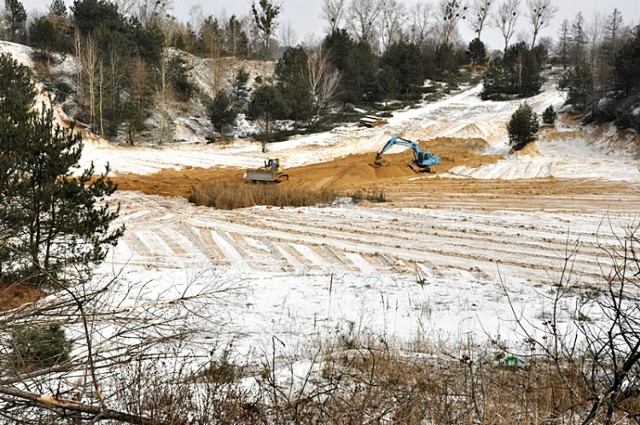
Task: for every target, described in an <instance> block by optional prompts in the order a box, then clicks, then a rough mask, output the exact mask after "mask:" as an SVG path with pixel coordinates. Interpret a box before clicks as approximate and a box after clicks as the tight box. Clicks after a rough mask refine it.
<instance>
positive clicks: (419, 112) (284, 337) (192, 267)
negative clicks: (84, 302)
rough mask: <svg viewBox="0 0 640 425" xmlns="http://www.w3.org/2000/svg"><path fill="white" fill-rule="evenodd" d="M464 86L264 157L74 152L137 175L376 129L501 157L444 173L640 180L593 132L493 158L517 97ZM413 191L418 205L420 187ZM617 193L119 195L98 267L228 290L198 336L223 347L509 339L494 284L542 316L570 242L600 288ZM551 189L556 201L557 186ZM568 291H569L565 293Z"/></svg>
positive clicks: (187, 150)
mask: <svg viewBox="0 0 640 425" xmlns="http://www.w3.org/2000/svg"><path fill="white" fill-rule="evenodd" d="M479 90H480V89H479V87H474V88H471V89H469V90H467V91H463V92H461V93H459V94H456V95H453V96H451V97H449V98H447V99H444V100H442V101H440V102H437V103H434V104H429V105H426V106H424V107H422V108H416V109H411V110H408V111H405V112H402V113H398V114H396V115H395V116H394V117H393V118H392V119H390V120H389V124H388V125H385V126H383V127H378V128H375V129H363V128H358V127H355V126H353V127H341V128H338V129H335V130H334V131H332V132H329V133H322V134H316V135H312V136H306V137H300V138H297V139H295V140H291V141H287V142H283V143H278V144H277V145H274V146H273V147H270V150H271V152H269V153H267V154H262V153H261V152H260V147H259V145H258V144H256V143H252V142H248V141H238V142H234V143H233V144H228V145H226V144H225V145H216V144H211V145H205V144H188V145H165V146H161V147H158V148H125V147H114V146H111V145H108V144H105V143H99V142H91V141H90V142H88V143H87V145H86V147H85V152H84V157H83V161H85V163H88V162H89V161H94V162H96V163H97V164H100V163H104V162H109V163H110V164H111V167H112V168H113V169H114V170H115V171H116V172H136V173H151V172H154V171H156V170H160V169H163V168H180V167H209V166H214V165H224V166H234V167H250V166H255V165H256V164H259V163H260V162H261V160H262V158H265V157H266V156H272V155H273V153H275V152H277V155H278V156H279V157H280V158H281V159H282V160H283V161H284V162H285V163H287V164H288V165H289V166H295V165H305V164H311V163H315V162H322V161H328V160H331V159H333V158H337V157H342V156H345V155H348V154H350V153H361V152H366V151H370V152H374V151H376V150H378V149H379V148H380V146H381V145H382V144H384V142H385V141H386V140H387V139H388V138H389V136H390V135H402V136H405V137H407V138H413V139H428V138H432V137H439V136H449V137H462V138H464V137H474V138H477V137H481V138H484V139H485V140H487V142H488V143H489V147H488V148H487V153H492V154H495V153H502V154H504V155H505V158H504V159H503V160H501V161H498V162H497V163H494V164H491V165H486V166H483V167H480V168H477V169H465V168H460V169H456V170H452V171H451V175H452V176H456V177H463V178H467V179H469V178H471V179H489V178H500V179H527V178H532V177H549V176H553V177H558V178H568V179H585V178H586V179H600V180H603V181H620V182H622V183H623V184H628V185H630V186H634V185H637V184H638V183H640V173H639V172H638V169H637V165H638V162H637V160H636V159H635V157H634V156H633V155H632V154H630V153H625V152H623V153H611V152H609V151H608V149H607V146H608V145H607V143H605V141H604V140H595V139H594V137H595V136H594V137H590V138H585V139H584V140H576V139H574V138H571V137H569V138H562V140H553V139H552V140H549V141H541V142H539V143H538V144H537V145H538V146H537V149H538V151H539V153H536V154H532V155H521V154H520V155H515V154H508V147H507V140H506V139H507V135H506V131H505V130H504V124H505V122H506V121H507V119H508V118H509V116H510V115H511V114H512V113H513V111H514V110H515V109H516V108H517V107H518V105H519V103H520V102H483V101H481V100H480V99H479V97H478V96H477V95H478V93H479ZM529 103H530V104H531V105H532V106H533V107H534V108H535V110H536V111H538V112H541V111H542V110H543V109H544V108H545V107H546V106H548V105H549V104H553V105H554V106H556V107H559V106H560V105H561V103H562V95H561V94H560V93H558V92H557V91H555V90H554V89H553V88H552V87H547V88H546V91H545V92H543V93H542V94H540V95H538V96H536V97H535V98H532V99H529ZM569 130H571V129H567V131H569ZM573 130H575V129H573ZM573 130H571V131H573ZM571 134H573V133H571ZM576 134H577V133H576ZM417 196H422V197H423V198H424V204H428V200H429V194H428V193H423V194H421V195H420V194H419V195H417ZM616 196H618V195H612V197H611V198H610V199H609V198H607V197H606V196H605V198H606V199H605V201H604V202H608V201H610V202H611V203H616V205H617V208H615V213H612V212H610V211H608V210H606V209H602V210H596V211H594V209H593V205H591V203H590V201H589V199H588V198H584V199H583V198H579V199H573V200H572V201H571V202H572V206H573V210H572V212H558V211H557V209H556V210H555V211H554V210H545V209H544V208H542V209H540V208H538V207H536V206H531V205H530V204H528V203H527V202H526V199H522V201H521V202H519V201H518V200H517V199H516V200H515V201H514V200H510V202H509V203H506V204H505V205H504V207H503V208H501V209H499V210H496V209H495V208H491V209H486V208H485V206H484V205H482V203H478V204H476V205H469V204H464V206H460V205H461V204H456V203H455V202H451V203H449V204H447V203H444V204H442V203H440V204H438V206H437V207H431V208H392V207H388V206H382V207H361V206H356V205H351V204H349V203H342V204H340V205H335V206H331V207H313V208H283V209H280V208H268V207H254V208H248V209H242V210H235V211H218V210H213V209H209V208H204V207H196V206H194V205H191V204H188V203H187V202H186V201H185V200H183V199H179V198H163V197H154V196H145V195H142V194H139V193H127V192H121V193H119V194H118V195H117V199H118V200H119V201H120V202H121V203H122V216H121V219H120V220H121V221H122V222H124V223H126V225H127V232H126V234H125V236H124V237H123V239H122V240H121V242H120V244H119V245H118V247H117V248H116V249H115V250H114V251H113V252H112V254H111V256H110V259H109V261H108V262H107V263H105V264H104V265H103V267H102V269H101V272H102V273H104V274H109V273H112V272H113V271H114V270H122V271H123V273H122V276H123V277H124V278H125V279H127V280H129V281H131V282H132V284H136V282H149V281H153V282H154V285H155V286H156V287H157V288H158V290H159V291H160V292H162V291H167V293H169V292H170V289H171V288H174V287H175V286H176V285H178V286H180V287H181V286H182V285H185V284H186V283H187V282H188V281H190V279H191V278H192V277H193V276H208V278H207V279H205V281H204V282H203V281H202V279H196V280H195V281H194V282H193V286H194V290H195V289H197V288H201V287H206V286H207V285H213V286H216V285H223V286H225V287H226V288H228V289H229V292H228V294H226V295H225V296H224V297H222V299H220V300H218V302H217V303H216V304H213V305H211V307H210V309H209V310H208V311H210V314H211V317H210V319H211V320H214V319H217V320H218V321H220V320H222V322H224V325H222V326H216V328H215V337H211V338H215V339H216V341H219V342H222V343H230V342H233V344H234V349H235V350H237V352H239V353H242V354H244V355H247V356H249V358H254V359H255V358H257V357H259V356H260V355H262V354H263V353H264V352H266V351H268V350H267V348H268V347H269V346H270V345H271V344H272V341H273V337H276V338H278V339H279V340H280V341H282V342H283V343H284V344H286V346H287V347H289V348H291V349H295V348H296V347H299V346H301V345H304V344H308V343H309V341H316V340H317V339H318V338H324V337H331V336H335V335H336V334H340V333H344V332H347V331H346V330H345V329H353V330H354V332H362V333H366V332H371V333H373V334H375V335H380V336H384V337H385V338H388V339H393V338H400V339H405V340H406V339H423V338H438V339H439V340H452V341H459V340H461V339H468V338H474V339H478V340H483V339H487V338H491V339H496V338H506V339H511V340H512V341H517V340H518V337H517V336H516V332H515V325H514V323H513V312H512V310H511V308H510V307H509V303H508V302H507V296H506V294H505V292H504V287H505V286H506V287H507V288H508V291H509V294H510V296H511V301H512V303H513V306H514V308H515V310H516V311H518V312H522V313H523V314H524V315H525V316H526V317H528V318H529V319H531V320H532V322H533V323H541V322H542V321H544V320H546V319H547V318H548V317H549V314H550V308H551V302H552V301H551V296H552V295H551V293H552V292H553V291H552V288H553V287H554V285H555V284H557V283H558V282H560V274H561V270H562V267H563V265H564V260H563V259H564V258H565V257H566V255H567V254H566V253H567V249H568V247H569V248H570V247H573V246H574V245H575V246H576V247H577V248H576V253H575V256H574V257H573V258H572V262H573V267H574V270H575V274H574V275H573V276H572V279H574V280H575V281H576V282H577V285H578V287H580V288H594V287H597V286H598V285H600V284H601V282H602V277H601V273H602V269H601V267H605V268H606V267H607V262H606V260H605V259H604V258H603V255H602V254H603V251H602V247H605V248H611V247H614V246H616V244H617V240H616V238H615V235H616V234H617V235H622V234H623V233H624V229H626V228H628V227H630V226H633V225H634V224H636V221H637V209H636V207H637V203H629V206H628V208H627V207H625V206H624V205H623V206H620V205H618V204H620V203H622V204H624V202H622V201H621V200H620V198H616ZM629 196H633V195H629ZM474 199H476V198H474ZM554 199H555V200H554V201H553V202H555V203H556V204H557V203H562V202H563V198H562V195H558V196H556V197H555V198H554ZM599 205H600V204H599ZM602 205H604V204H602ZM420 282H422V283H420ZM578 297H579V291H578V290H576V292H575V298H573V299H572V300H573V301H575V300H576V299H578ZM573 307H574V305H573V304H572V303H571V302H568V303H567V304H566V305H563V306H562V309H563V310H562V314H563V317H564V318H565V319H566V320H570V319H571V317H572V314H573ZM203 320H204V319H203ZM206 346H207V345H206V341H205V344H204V345H203V347H206Z"/></svg>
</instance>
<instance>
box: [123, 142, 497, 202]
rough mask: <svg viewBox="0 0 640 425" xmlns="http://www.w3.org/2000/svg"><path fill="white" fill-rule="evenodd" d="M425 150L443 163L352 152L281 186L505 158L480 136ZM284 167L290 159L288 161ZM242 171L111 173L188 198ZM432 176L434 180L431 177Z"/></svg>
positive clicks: (378, 180)
mask: <svg viewBox="0 0 640 425" xmlns="http://www.w3.org/2000/svg"><path fill="white" fill-rule="evenodd" d="M421 144H422V148H423V150H427V149H428V150H429V151H430V152H432V153H434V154H437V155H439V156H440V157H441V158H442V163H441V164H439V165H437V166H434V167H432V173H423V172H421V173H416V171H414V170H413V169H412V168H411V167H410V165H411V161H412V159H413V153H412V152H411V150H409V149H407V150H406V151H404V152H402V153H399V154H385V155H384V157H383V158H384V160H386V161H388V162H389V164H388V165H385V166H381V167H379V166H375V164H374V162H373V161H374V157H375V154H372V153H367V154H359V155H349V156H346V157H343V158H338V159H335V160H333V161H330V162H325V163H320V164H313V165H308V166H303V167H295V168H288V169H287V172H288V173H289V181H288V182H284V183H281V184H282V185H283V186H294V187H305V188H311V189H320V188H332V189H334V190H339V191H343V190H345V191H346V190H357V189H366V188H369V187H374V186H378V185H380V184H384V183H392V182H401V181H409V180H411V179H415V178H416V177H426V176H434V175H438V174H440V173H444V172H446V171H448V170H449V169H451V168H453V167H457V166H467V167H471V168H474V167H478V166H480V165H483V164H489V163H493V162H496V161H498V160H499V159H501V156H500V155H483V154H482V153H483V151H484V149H485V148H486V147H487V143H486V142H485V141H484V140H482V139H459V138H437V139H432V140H429V142H428V145H427V143H426V142H421ZM284 166H285V167H286V164H284ZM243 173H244V170H240V169H236V168H223V167H213V168H207V169H204V168H185V169H182V170H162V171H160V172H158V173H155V174H150V175H136V174H122V175H117V176H115V177H113V180H114V182H116V183H117V184H118V188H119V189H120V190H139V191H142V192H144V193H146V194H149V195H163V196H181V197H188V196H189V194H190V191H191V188H192V187H193V186H196V185H198V184H199V183H202V182H240V181H242V175H243ZM430 180H432V179H430Z"/></svg>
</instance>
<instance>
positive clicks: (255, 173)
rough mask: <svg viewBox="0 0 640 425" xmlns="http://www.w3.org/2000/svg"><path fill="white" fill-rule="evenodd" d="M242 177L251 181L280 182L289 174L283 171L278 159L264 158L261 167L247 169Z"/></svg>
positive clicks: (287, 178)
mask: <svg viewBox="0 0 640 425" xmlns="http://www.w3.org/2000/svg"><path fill="white" fill-rule="evenodd" d="M243 178H244V179H245V180H251V181H252V182H253V183H258V182H264V183H280V182H281V181H286V180H289V174H287V173H285V172H284V170H283V169H282V167H281V166H280V160H279V159H278V158H275V159H268V160H266V161H265V162H264V166H263V167H260V168H255V169H252V170H247V171H246V172H245V173H244V176H243Z"/></svg>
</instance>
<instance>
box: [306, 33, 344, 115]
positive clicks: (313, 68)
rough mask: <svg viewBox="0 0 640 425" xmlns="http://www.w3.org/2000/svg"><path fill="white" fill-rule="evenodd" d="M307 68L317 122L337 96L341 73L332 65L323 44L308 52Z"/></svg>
mask: <svg viewBox="0 0 640 425" xmlns="http://www.w3.org/2000/svg"><path fill="white" fill-rule="evenodd" d="M307 67H308V71H309V84H310V92H311V94H312V95H313V99H314V110H315V117H314V119H315V120H317V119H318V118H319V116H320V113H321V112H322V110H323V109H324V108H326V107H327V105H328V104H329V102H331V100H333V98H334V97H335V96H336V94H337V91H338V85H339V83H340V73H339V72H338V70H337V69H335V67H334V66H333V64H332V63H331V60H330V58H329V55H328V54H327V52H326V51H325V50H324V48H323V47H322V44H319V45H318V46H317V47H315V48H311V49H308V50H307Z"/></svg>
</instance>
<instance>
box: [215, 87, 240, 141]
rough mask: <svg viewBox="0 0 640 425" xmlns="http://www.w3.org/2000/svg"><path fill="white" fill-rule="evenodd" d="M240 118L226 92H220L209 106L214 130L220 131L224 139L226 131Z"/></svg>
mask: <svg viewBox="0 0 640 425" xmlns="http://www.w3.org/2000/svg"><path fill="white" fill-rule="evenodd" d="M236 116H238V112H237V111H236V110H235V109H234V108H233V106H232V104H231V101H230V100H229V96H227V94H226V93H225V92H224V91H222V90H221V91H219V92H218V94H217V95H216V97H215V98H214V99H213V102H212V103H211V105H209V119H210V120H211V124H213V128H214V129H217V130H219V131H220V134H221V135H222V137H224V129H225V127H227V126H228V125H230V124H233V122H234V121H235V119H236Z"/></svg>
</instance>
